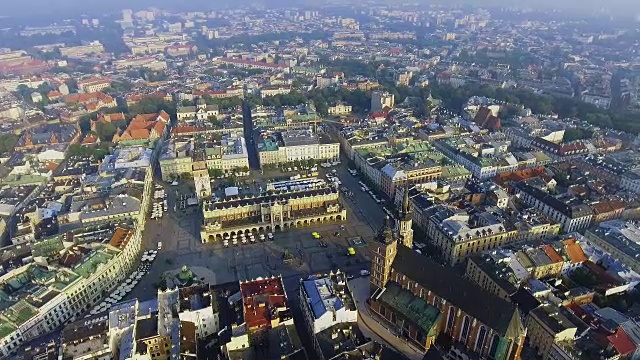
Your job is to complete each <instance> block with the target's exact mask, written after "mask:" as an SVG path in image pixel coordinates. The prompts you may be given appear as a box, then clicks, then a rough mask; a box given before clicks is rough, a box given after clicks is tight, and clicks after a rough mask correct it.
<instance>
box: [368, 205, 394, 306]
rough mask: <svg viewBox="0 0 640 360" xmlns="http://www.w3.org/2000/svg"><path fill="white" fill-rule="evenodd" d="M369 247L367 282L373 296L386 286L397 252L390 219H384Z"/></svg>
mask: <svg viewBox="0 0 640 360" xmlns="http://www.w3.org/2000/svg"><path fill="white" fill-rule="evenodd" d="M371 246H372V249H371V276H370V278H369V279H370V280H369V281H370V287H371V293H372V294H373V293H374V292H375V291H376V290H378V289H380V288H382V287H384V286H385V285H386V284H387V281H388V280H389V273H390V272H391V264H393V260H394V259H395V257H396V252H397V250H398V239H397V237H396V236H394V233H393V229H392V228H391V219H389V217H388V216H387V217H386V218H385V219H384V225H383V226H382V228H381V229H380V231H379V232H378V234H377V235H376V237H375V238H374V241H373V242H372V244H371Z"/></svg>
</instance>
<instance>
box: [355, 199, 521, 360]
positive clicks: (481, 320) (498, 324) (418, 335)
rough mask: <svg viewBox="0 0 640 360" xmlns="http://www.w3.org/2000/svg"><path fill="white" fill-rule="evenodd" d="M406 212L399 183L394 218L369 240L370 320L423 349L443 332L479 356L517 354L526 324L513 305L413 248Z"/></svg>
mask: <svg viewBox="0 0 640 360" xmlns="http://www.w3.org/2000/svg"><path fill="white" fill-rule="evenodd" d="M411 217H412V214H411V204H410V199H409V191H408V188H405V189H404V196H403V200H402V203H401V206H400V208H399V211H398V212H397V214H396V216H395V219H391V218H390V217H386V218H385V221H384V224H383V226H382V228H381V229H380V230H379V232H378V233H377V235H376V236H375V238H374V239H373V241H372V242H371V244H370V246H371V249H370V250H371V251H370V254H371V271H370V272H371V276H370V288H371V293H370V298H369V301H368V303H369V304H368V305H369V310H370V312H371V313H373V314H374V316H375V317H376V318H377V319H376V320H378V321H379V322H381V323H383V325H385V326H387V327H390V328H392V329H393V330H394V331H395V332H396V333H397V334H400V335H401V336H402V337H403V338H404V339H405V340H407V341H408V342H410V343H411V344H413V345H414V346H415V347H418V348H420V349H423V350H424V351H425V352H426V351H427V350H428V349H429V348H430V347H431V346H432V345H433V344H434V342H435V341H436V339H437V338H442V337H445V338H449V339H450V340H451V342H452V343H457V344H458V345H459V346H462V347H464V348H465V349H466V350H467V351H468V352H471V353H476V354H477V355H478V356H479V357H482V358H490V359H496V360H516V359H519V358H520V352H521V351H522V347H523V345H524V339H525V336H526V328H525V326H524V325H523V321H522V319H521V316H520V312H519V311H518V310H517V308H516V306H515V305H514V304H512V303H511V302H509V301H507V300H504V299H502V298H499V297H497V296H495V295H493V294H491V293H489V292H487V291H485V290H484V289H482V288H481V287H480V286H478V285H476V284H475V283H473V282H472V281H470V280H468V279H466V278H464V277H463V276H461V275H460V274H458V273H457V272H456V271H455V270H454V269H453V268H451V267H445V266H442V265H440V264H438V263H436V262H435V261H433V260H431V259H430V258H428V257H427V256H424V255H422V254H419V253H417V252H416V251H414V250H413V240H414V239H413V236H414V234H413V229H412V225H413V224H412V218H411Z"/></svg>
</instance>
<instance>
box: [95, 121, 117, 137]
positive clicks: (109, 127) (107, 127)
mask: <svg viewBox="0 0 640 360" xmlns="http://www.w3.org/2000/svg"><path fill="white" fill-rule="evenodd" d="M117 131H118V128H117V127H116V126H115V125H114V124H112V123H109V122H100V123H98V124H97V125H96V133H97V134H98V137H99V138H100V140H101V141H111V139H112V138H113V135H115V133H116V132H117Z"/></svg>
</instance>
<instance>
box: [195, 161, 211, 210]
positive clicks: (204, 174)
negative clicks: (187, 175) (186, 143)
mask: <svg viewBox="0 0 640 360" xmlns="http://www.w3.org/2000/svg"><path fill="white" fill-rule="evenodd" d="M191 173H192V174H193V183H194V185H195V187H196V196H197V197H198V200H202V199H206V198H209V197H211V179H210V178H209V169H208V168H207V160H206V158H205V157H204V154H203V153H201V152H197V153H194V157H193V160H192V163H191Z"/></svg>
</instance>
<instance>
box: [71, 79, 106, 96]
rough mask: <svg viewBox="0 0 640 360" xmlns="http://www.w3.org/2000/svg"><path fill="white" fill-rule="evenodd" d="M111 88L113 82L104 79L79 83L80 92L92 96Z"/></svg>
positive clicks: (85, 80) (86, 80)
mask: <svg viewBox="0 0 640 360" xmlns="http://www.w3.org/2000/svg"><path fill="white" fill-rule="evenodd" d="M109 86H111V80H110V79H107V78H104V77H94V78H89V79H84V80H80V81H78V92H79V93H83V94H91V93H96V92H99V91H102V90H103V89H106V88H108V87H109Z"/></svg>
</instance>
